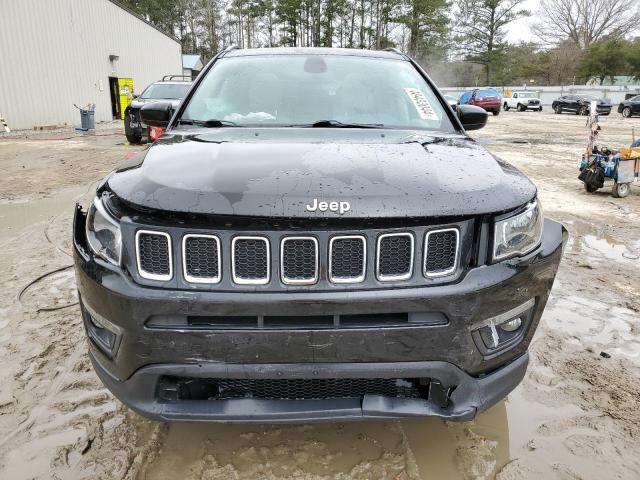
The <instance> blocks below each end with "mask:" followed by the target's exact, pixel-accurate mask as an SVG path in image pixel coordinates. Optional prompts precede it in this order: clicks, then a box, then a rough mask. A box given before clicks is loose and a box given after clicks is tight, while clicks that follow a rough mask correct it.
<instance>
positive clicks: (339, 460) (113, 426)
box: [0, 112, 640, 480]
mask: <svg viewBox="0 0 640 480" xmlns="http://www.w3.org/2000/svg"><path fill="white" fill-rule="evenodd" d="M584 122H585V120H584V118H583V117H577V116H574V115H553V114H550V113H547V112H543V113H538V112H524V113H519V112H503V113H502V114H501V115H500V116H499V117H495V118H490V125H489V126H488V127H487V128H486V129H484V130H481V131H479V132H478V133H477V134H476V135H475V136H476V137H477V138H478V139H480V140H481V141H482V142H483V143H485V144H486V146H487V148H489V149H490V150H491V151H492V152H493V153H495V154H497V155H499V156H500V157H502V158H503V159H505V160H507V161H509V162H512V163H513V164H515V165H516V166H518V167H519V168H521V169H522V170H524V171H525V172H526V173H527V174H528V175H529V176H530V177H531V178H532V179H533V180H534V181H535V183H536V184H537V185H538V188H539V190H540V197H541V199H542V202H543V205H544V207H545V210H546V213H547V215H548V216H550V217H552V218H555V219H557V220H560V221H562V222H563V223H564V224H565V225H566V226H567V228H568V229H569V231H570V233H571V236H570V239H569V243H568V245H567V249H566V251H565V256H564V261H563V263H562V265H561V267H560V271H559V274H558V278H557V280H556V284H555V286H554V289H553V293H552V298H551V300H550V302H549V305H548V307H547V310H546V311H545V314H544V317H543V320H542V323H541V326H540V328H539V330H538V332H537V334H536V337H535V339H534V342H533V345H532V349H531V352H532V362H531V366H530V368H529V372H528V374H527V376H526V378H525V380H524V382H523V384H522V385H521V386H520V387H518V389H517V390H516V391H515V392H513V393H512V394H511V395H510V396H509V397H508V399H507V400H506V401H504V402H500V403H499V404H498V405H497V406H495V407H494V408H492V409H491V410H489V411H487V412H485V413H484V414H482V415H480V416H479V418H478V419H477V420H476V421H474V422H469V423H464V424H455V423H446V422H443V421H440V420H435V419H411V420H407V421H388V422H366V423H346V424H314V425H296V426H284V427H283V426H225V425H191V424H172V425H166V424H157V423H153V422H149V421H147V420H144V419H142V418H141V417H139V416H137V415H136V414H133V413H131V412H130V411H128V410H127V409H126V408H123V407H122V405H121V404H120V403H119V402H118V401H116V400H115V399H114V398H113V397H112V396H111V395H110V394H109V392H108V391H107V390H106V389H105V388H103V387H102V385H101V384H100V382H99V381H98V379H97V377H96V376H95V374H94V373H93V371H92V369H91V367H90V364H89V360H88V357H87V353H86V344H85V339H84V335H83V332H82V328H81V323H80V316H79V312H78V307H77V304H76V301H77V300H76V296H75V286H74V276H73V270H72V268H71V263H72V261H71V257H70V251H71V244H70V238H71V236H70V235H71V233H70V231H71V216H72V210H73V204H74V200H75V199H76V198H77V197H79V196H82V195H83V194H85V193H86V192H87V191H89V190H90V188H92V185H93V184H95V182H96V181H97V180H98V179H99V178H100V177H101V176H102V175H103V174H105V173H107V172H108V171H109V170H110V169H112V168H113V167H114V166H115V165H117V164H118V163H119V162H121V161H123V160H124V159H125V158H126V157H127V156H128V155H131V153H132V152H135V151H137V150H140V149H141V148H143V147H131V146H129V145H128V144H127V143H126V141H125V139H124V136H123V135H122V132H121V131H120V128H119V126H118V125H111V126H109V125H106V126H103V127H102V128H101V129H100V130H99V135H98V136H75V134H74V133H73V132H70V131H65V132H46V135H33V134H31V135H29V136H28V137H25V138H21V137H20V136H16V135H13V136H11V137H7V136H4V137H2V135H0V172H1V173H0V226H1V228H0V382H1V385H2V386H1V387H0V478H3V479H4V478H7V479H9V478H10V479H12V480H19V479H31V478H38V479H49V478H52V479H77V478H92V479H102V478H104V479H107V478H109V479H111V478H114V479H154V480H155V479H175V478H181V479H219V480H222V479H225V480H226V479H310V480H311V479H313V480H319V479H348V478H353V479H375V480H377V479H383V480H408V479H458V478H460V479H492V478H497V479H500V480H507V479H522V478H527V479H528V478H536V479H537V478H545V479H552V478H558V479H613V478H620V479H637V478H640V380H639V375H638V373H639V372H640V340H639V334H640V313H639V312H640V260H639V255H640V184H636V185H635V186H634V187H633V188H632V193H631V195H630V196H629V197H627V198H624V199H616V198H613V197H612V196H611V195H610V191H609V189H608V188H607V189H605V190H603V191H600V192H597V193H595V194H587V193H586V192H585V191H584V190H583V188H582V186H581V184H580V182H579V181H578V180H577V179H576V175H577V170H576V165H577V161H578V156H579V153H580V152H581V151H582V149H583V145H584V141H585V128H584ZM602 123H603V133H602V140H603V143H608V144H609V145H611V146H612V147H618V146H624V145H627V144H629V143H630V139H631V126H632V125H634V124H635V125H636V128H637V129H638V130H639V131H640V120H637V119H630V120H623V119H622V118H620V117H619V116H618V115H617V114H614V115H612V116H611V117H610V118H605V119H604V120H603V122H602Z"/></svg>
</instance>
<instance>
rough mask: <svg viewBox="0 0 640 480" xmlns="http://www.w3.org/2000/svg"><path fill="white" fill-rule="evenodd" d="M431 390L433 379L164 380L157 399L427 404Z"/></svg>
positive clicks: (175, 378) (166, 378)
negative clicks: (378, 398)
mask: <svg viewBox="0 0 640 480" xmlns="http://www.w3.org/2000/svg"><path fill="white" fill-rule="evenodd" d="M430 387H431V388H430ZM431 389H433V384H432V383H431V382H430V379H420V378H408V379H403V378H331V379H325V378H314V379H237V378H232V379H228V378H183V377H170V376H165V377H162V378H161V379H160V382H159V384H158V397H159V398H160V399H161V400H163V401H179V400H229V399H240V398H253V399H269V400H321V399H338V398H361V397H363V396H364V395H382V396H385V397H392V398H423V399H425V400H426V399H429V393H430V390H431ZM432 396H433V392H432Z"/></svg>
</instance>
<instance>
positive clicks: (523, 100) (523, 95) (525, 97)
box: [502, 91, 542, 112]
mask: <svg viewBox="0 0 640 480" xmlns="http://www.w3.org/2000/svg"><path fill="white" fill-rule="evenodd" d="M502 107H503V109H504V110H509V109H510V108H517V109H518V111H519V112H524V111H525V110H538V111H539V112H541V111H542V104H541V103H540V99H539V98H538V97H537V96H536V94H535V93H534V92H527V91H518V92H511V95H509V96H506V95H505V96H504V97H503V104H502Z"/></svg>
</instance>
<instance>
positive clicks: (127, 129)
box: [124, 115, 142, 145]
mask: <svg viewBox="0 0 640 480" xmlns="http://www.w3.org/2000/svg"><path fill="white" fill-rule="evenodd" d="M124 133H125V135H126V136H127V140H128V141H129V143H131V144H133V145H137V144H139V143H142V133H141V132H139V131H137V130H136V129H135V128H133V127H132V126H131V119H130V118H129V115H127V116H126V117H125V120H124Z"/></svg>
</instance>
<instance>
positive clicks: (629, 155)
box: [618, 147, 640, 158]
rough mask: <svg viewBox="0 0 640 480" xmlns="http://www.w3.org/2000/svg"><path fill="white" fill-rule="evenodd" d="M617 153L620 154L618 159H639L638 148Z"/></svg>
mask: <svg viewBox="0 0 640 480" xmlns="http://www.w3.org/2000/svg"><path fill="white" fill-rule="evenodd" d="M618 153H620V158H634V157H640V147H633V148H621V149H620V152H618Z"/></svg>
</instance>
